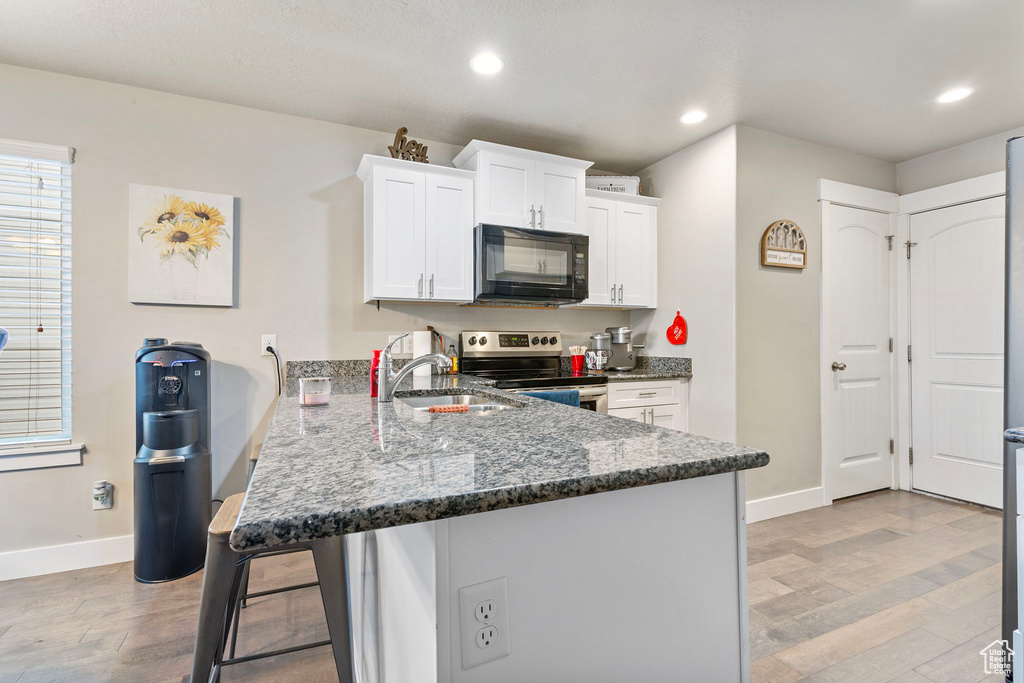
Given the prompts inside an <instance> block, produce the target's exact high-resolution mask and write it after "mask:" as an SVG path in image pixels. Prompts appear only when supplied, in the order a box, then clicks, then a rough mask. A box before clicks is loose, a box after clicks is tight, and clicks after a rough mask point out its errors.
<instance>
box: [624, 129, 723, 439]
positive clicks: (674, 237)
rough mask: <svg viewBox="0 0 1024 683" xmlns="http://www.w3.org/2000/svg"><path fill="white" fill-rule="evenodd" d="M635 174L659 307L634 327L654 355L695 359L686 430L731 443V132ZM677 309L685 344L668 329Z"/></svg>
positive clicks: (635, 319)
mask: <svg viewBox="0 0 1024 683" xmlns="http://www.w3.org/2000/svg"><path fill="white" fill-rule="evenodd" d="M637 175H639V176H640V177H641V179H642V180H643V183H644V192H645V193H648V194H652V195H654V196H655V197H661V198H662V201H661V205H660V206H659V207H658V308H657V309H656V310H653V311H634V312H633V313H632V316H631V318H632V325H633V327H634V328H635V329H636V330H637V331H638V332H640V333H642V334H643V335H644V336H645V338H646V344H647V350H646V352H647V353H649V354H651V355H655V356H682V357H691V358H693V368H694V376H693V379H692V380H691V381H690V431H692V432H694V433H697V434H703V435H704V436H710V437H713V438H716V439H723V440H726V441H735V440H736V279H735V270H736V127H735V126H730V127H729V128H726V129H724V130H722V131H719V132H717V133H715V134H714V135H711V136H708V137H706V138H704V139H703V140H701V141H700V142H697V143H694V144H692V145H690V146H689V147H687V148H685V149H683V150H681V151H679V152H676V153H675V154H673V155H672V156H670V157H668V158H666V159H663V160H661V161H659V162H658V163H656V164H654V165H653V166H650V167H648V168H646V169H644V170H642V171H640V172H639V173H638V174H637ZM677 310H678V311H681V312H682V314H683V317H684V318H686V321H687V323H688V328H689V340H688V341H687V343H686V344H685V345H683V346H673V345H672V344H670V343H669V342H668V339H667V338H666V336H665V331H666V330H667V329H668V327H669V325H671V324H672V320H673V319H674V318H675V316H676V311H677Z"/></svg>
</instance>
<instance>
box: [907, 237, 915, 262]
mask: <svg viewBox="0 0 1024 683" xmlns="http://www.w3.org/2000/svg"><path fill="white" fill-rule="evenodd" d="M916 246H917V242H911V241H910V240H907V258H910V248H911V247H916Z"/></svg>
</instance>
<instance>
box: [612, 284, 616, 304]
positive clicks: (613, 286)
mask: <svg viewBox="0 0 1024 683" xmlns="http://www.w3.org/2000/svg"><path fill="white" fill-rule="evenodd" d="M612 303H615V285H612Z"/></svg>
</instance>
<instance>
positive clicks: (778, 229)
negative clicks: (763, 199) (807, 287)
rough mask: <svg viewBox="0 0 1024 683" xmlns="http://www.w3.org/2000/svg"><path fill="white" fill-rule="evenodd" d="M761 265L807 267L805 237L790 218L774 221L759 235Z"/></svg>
mask: <svg viewBox="0 0 1024 683" xmlns="http://www.w3.org/2000/svg"><path fill="white" fill-rule="evenodd" d="M761 265H762V266H777V267H779V268H806V267H807V238H806V237H804V231H803V230H801V229H800V226H799V225H797V224H796V223H794V222H793V221H790V220H781V221H775V222H774V223H772V224H771V225H769V226H768V229H767V230H765V231H764V235H763V236H762V237H761Z"/></svg>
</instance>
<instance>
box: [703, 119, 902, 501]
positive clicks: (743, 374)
mask: <svg viewBox="0 0 1024 683" xmlns="http://www.w3.org/2000/svg"><path fill="white" fill-rule="evenodd" d="M737 137H738V143H737V149H738V152H737V155H738V156H737V159H738V164H737V166H738V170H737V179H738V182H737V184H738V193H737V227H736V233H737V237H738V245H739V246H738V249H737V253H736V259H737V260H736V321H737V326H736V361H737V378H738V380H737V384H738V391H737V396H738V403H737V413H738V435H737V436H738V441H739V442H740V443H743V444H747V445H750V446H758V447H761V448H764V449H765V450H766V451H768V453H769V454H771V458H772V462H771V464H770V465H769V466H768V467H766V468H764V469H760V470H753V471H751V472H748V473H747V500H757V499H760V498H765V497H768V496H775V495H779V494H783V493H789V492H793V491H800V490H803V489H808V488H814V487H818V486H821V417H820V415H821V405H820V401H821V398H820V395H821V392H820V389H819V381H820V379H819V378H820V371H821V362H822V361H821V359H820V358H819V355H820V350H819V338H820V325H819V319H820V298H821V220H820V211H819V207H818V179H819V178H826V179H829V180H838V181H840V182H844V183H851V184H854V185H862V186H864V187H871V188H875V189H878V190H886V191H890V192H892V191H894V190H895V189H896V167H895V165H894V164H892V163H889V162H885V161H879V160H876V159H869V158H867V157H862V156H859V155H856V154H852V153H849V152H844V151H841V150H837V149H832V148H830V147H823V146H821V145H815V144H812V143H809V142H804V141H802V140H796V139H794V138H790V137H785V136H782V135H776V134H774V133H767V132H764V131H761V130H757V129H755V128H748V127H746V126H739V127H738V136H737ZM782 218H789V219H792V220H794V221H796V223H797V225H799V226H800V227H801V228H802V229H803V231H804V233H805V235H806V236H807V241H808V255H807V258H808V267H807V268H806V269H804V270H797V269H789V268H771V267H764V266H761V265H760V263H761V258H760V244H761V235H762V234H763V233H764V230H765V229H766V228H767V227H768V226H769V225H771V224H772V223H773V222H775V221H777V220H780V219H782ZM694 365H695V367H696V368H697V369H698V371H699V365H697V362H696V359H694Z"/></svg>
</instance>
